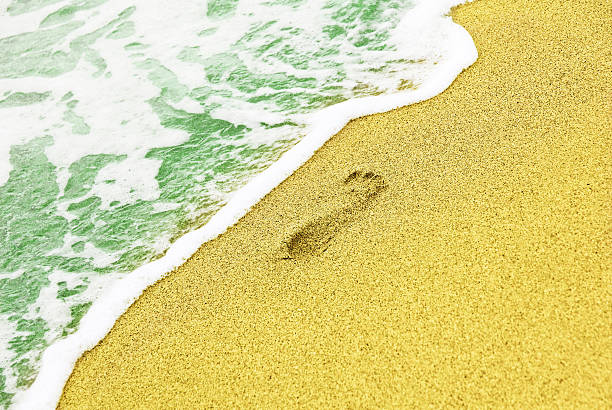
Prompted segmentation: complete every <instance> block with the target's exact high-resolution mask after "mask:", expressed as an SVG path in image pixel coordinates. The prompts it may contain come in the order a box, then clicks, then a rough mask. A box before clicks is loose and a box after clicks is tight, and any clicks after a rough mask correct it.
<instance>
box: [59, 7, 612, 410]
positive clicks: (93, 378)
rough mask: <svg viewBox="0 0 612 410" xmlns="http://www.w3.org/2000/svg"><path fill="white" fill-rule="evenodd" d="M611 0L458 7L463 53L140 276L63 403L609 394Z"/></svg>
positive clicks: (503, 400)
mask: <svg viewBox="0 0 612 410" xmlns="http://www.w3.org/2000/svg"><path fill="white" fill-rule="evenodd" d="M611 8H612V6H611V4H610V2H607V1H594V0H593V1H560V0H538V1H533V0H529V1H527V0H519V1H512V2H510V1H501V0H479V1H477V2H475V3H473V4H470V5H466V6H462V7H459V8H458V9H456V10H455V11H454V13H453V16H454V19H455V21H457V22H458V23H459V24H461V25H463V26H464V27H465V28H466V29H467V30H468V31H469V32H470V33H471V34H472V36H473V37H474V40H475V42H476V46H477V47H478V50H479V53H480V58H479V60H478V61H477V62H476V63H475V64H474V66H472V67H471V68H469V69H468V70H467V71H466V72H464V73H463V74H461V75H460V76H459V78H458V79H457V80H456V81H455V83H454V84H453V85H452V86H451V87H450V88H449V89H448V90H447V91H446V92H444V93H443V94H441V95H439V96H437V97H435V98H433V99H432V100H429V101H426V102H424V103H420V104H417V105H414V106H410V107H406V108H402V109H398V110H395V111H392V112H390V113H386V114H383V115H375V116H370V117H365V118H362V119H359V120H356V121H353V122H351V123H350V124H348V125H347V126H346V127H345V128H344V129H343V130H342V131H341V132H340V133H339V134H338V135H336V136H335V137H333V138H332V139H331V140H330V141H329V142H328V143H327V144H326V145H325V146H324V147H323V148H322V149H321V150H319V151H318V152H317V153H316V154H315V156H314V157H313V158H312V159H311V160H310V161H309V162H308V163H307V164H306V165H305V166H303V167H302V168H301V169H299V170H298V171H297V172H296V173H295V174H294V175H292V176H291V177H290V178H289V179H288V180H287V181H285V182H284V183H283V184H281V185H280V186H279V187H278V188H277V189H275V190H274V191H273V192H272V193H271V194H270V195H268V196H267V197H266V198H265V199H264V200H262V201H261V202H260V203H259V204H258V205H257V206H255V207H254V209H253V210H252V211H251V212H250V213H249V214H248V215H247V216H246V217H244V218H243V219H242V220H241V221H240V222H239V223H238V224H237V225H236V226H235V227H233V228H231V229H230V230H229V231H228V232H227V233H226V234H224V235H222V236H221V237H220V238H219V239H217V240H214V241H212V242H209V243H207V244H205V245H204V246H203V247H202V248H201V249H200V251H199V252H198V253H197V254H196V255H195V256H194V257H193V258H191V259H190V260H189V261H188V262H187V263H186V264H185V265H184V266H183V267H181V268H180V269H178V270H176V271H175V272H173V273H172V274H171V275H170V276H169V277H168V278H166V279H164V280H162V281H161V282H159V283H158V284H156V285H155V286H153V287H151V288H150V289H148V290H147V291H146V292H145V293H144V295H143V296H142V297H141V298H140V299H139V300H138V301H137V302H136V303H135V304H134V305H133V306H132V307H131V308H130V309H129V310H128V312H127V313H126V314H125V315H123V316H122V317H121V318H120V319H119V321H118V322H117V323H116V325H115V327H114V329H113V330H112V331H111V333H110V334H109V335H108V336H107V337H106V338H105V339H104V341H103V342H102V343H101V344H100V345H99V346H98V347H96V348H95V349H94V350H93V351H91V352H89V353H87V354H85V355H84V356H83V357H82V358H81V359H80V360H79V362H78V364H77V366H76V368H75V371H74V373H73V375H72V376H71V378H70V380H69V382H68V384H67V385H66V388H65V391H64V395H63V397H62V399H61V402H60V408H66V409H68V408H168V407H175V408H192V407H205V406H206V407H258V408H265V407H311V408H319V407H370V408H372V407H394V406H397V407H409V406H426V405H431V406H435V407H439V406H453V407H455V406H468V405H469V406H479V407H483V406H500V405H505V406H512V407H519V406H520V407H532V406H542V405H560V406H563V407H565V406H580V407H591V408H604V407H607V408H610V406H611V405H612V397H611V395H612V381H611V371H612V370H611V369H612V331H611V329H612V319H611V318H612V314H611V313H612V312H611V309H610V301H611V297H610V296H611V293H612V292H611V290H612V288H611V283H612V281H611V275H610V273H611V272H612V246H611V245H612V235H611V232H612V229H611V228H612V209H611V208H612V206H611V204H612V179H611V166H610V164H611V159H612V158H610V157H611V155H610V152H611V147H612V144H611V140H612V138H611V136H612V135H611V130H612V124H611V117H612V115H611V114H612V110H611V105H610V104H611V101H610V100H611V95H612V94H611V91H612V89H611V84H612V82H611V80H612V78H611V77H612V76H611V73H612V66H611V62H612V58H611V57H612V55H611V46H610V44H612V38H611V37H612V35H611V30H610V27H612V17H611V16H612V10H611ZM354 172H356V173H355V174H354ZM351 175H353V177H351ZM366 175H367V177H366Z"/></svg>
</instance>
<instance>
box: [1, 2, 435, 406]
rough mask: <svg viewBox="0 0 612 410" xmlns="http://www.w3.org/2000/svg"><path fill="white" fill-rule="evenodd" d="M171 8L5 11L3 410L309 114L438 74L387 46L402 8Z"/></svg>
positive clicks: (53, 5)
mask: <svg viewBox="0 0 612 410" xmlns="http://www.w3.org/2000/svg"><path fill="white" fill-rule="evenodd" d="M176 3H177V4H174V3H172V2H165V1H156V0H147V1H144V0H143V1H135V0H127V1H114V0H12V1H11V2H9V3H8V6H6V8H5V9H4V10H0V124H1V125H2V126H1V129H2V135H3V137H2V138H0V139H1V140H2V142H0V407H8V406H9V405H10V404H11V402H12V399H13V396H14V395H15V394H16V393H17V392H18V391H21V390H24V389H26V388H27V387H28V386H30V385H31V384H32V382H33V381H34V379H35V378H36V375H37V371H38V366H39V361H40V358H41V354H42V353H43V352H44V350H45V348H46V347H48V346H49V345H50V344H52V343H54V342H55V341H57V340H59V339H61V338H63V337H66V336H68V335H70V334H72V333H74V332H75V331H76V330H77V329H78V328H79V321H80V320H81V318H82V317H83V316H84V315H85V314H86V313H87V311H88V309H89V307H90V306H91V305H92V302H94V301H95V299H96V298H97V297H99V296H100V294H101V293H102V292H103V291H104V290H105V289H107V288H108V286H109V285H110V284H111V283H113V282H114V281H116V280H117V279H118V278H121V277H123V276H125V275H129V273H130V272H131V271H133V270H134V269H136V268H138V267H139V266H142V265H143V264H145V263H147V262H149V261H152V260H154V259H156V258H159V257H160V256H162V255H163V254H164V251H165V250H166V249H167V248H168V247H169V246H170V245H171V243H172V242H173V241H174V240H176V239H177V238H178V237H180V236H181V235H183V234H184V233H186V232H188V231H190V230H193V229H195V228H197V227H200V226H202V225H203V224H205V223H206V222H207V221H208V220H209V219H210V217H211V216H212V215H213V214H214V213H215V212H217V211H218V210H219V209H220V208H221V207H222V206H223V205H224V204H225V203H226V202H227V201H228V198H230V197H231V194H232V193H233V192H235V191H236V190H237V189H239V188H240V187H242V186H244V185H245V184H246V183H247V182H248V181H249V180H250V179H252V177H253V176H254V175H256V174H258V173H259V172H261V171H262V170H264V169H266V168H267V167H268V166H269V165H270V164H271V163H273V162H274V161H276V160H277V159H278V158H279V157H280V156H281V155H282V154H283V153H284V152H286V151H287V150H289V149H290V148H291V147H293V146H294V145H295V144H296V143H297V142H299V141H300V140H301V138H303V136H304V135H306V134H307V133H308V131H309V129H310V126H311V124H309V123H308V115H309V114H312V113H314V112H317V111H318V110H320V109H323V108H325V107H328V106H330V105H332V104H336V103H339V102H343V101H346V100H348V99H351V98H356V97H360V96H370V95H380V94H385V93H393V92H397V91H398V90H401V89H404V88H406V85H407V84H409V85H410V86H412V85H413V84H417V83H418V78H417V77H415V76H416V74H414V72H415V71H414V70H415V67H416V69H418V70H423V67H425V66H427V64H430V63H431V64H433V63H435V62H433V61H430V62H427V61H424V60H423V59H419V58H418V57H414V58H413V57H412V56H410V55H406V54H405V53H400V52H399V51H398V48H397V44H396V43H394V42H393V41H392V32H393V29H394V28H395V27H396V25H397V24H398V23H399V21H400V20H401V19H402V17H403V16H404V14H405V13H406V12H407V10H409V9H410V8H411V7H412V6H413V5H412V3H411V2H410V1H408V0H351V1H338V0H321V1H305V0H257V1H254V0H251V1H249V0H209V1H208V2H205V1H204V2H202V1H195V0H188V1H184V2H176ZM178 3H180V4H178Z"/></svg>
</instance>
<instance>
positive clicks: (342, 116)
mask: <svg viewBox="0 0 612 410" xmlns="http://www.w3.org/2000/svg"><path fill="white" fill-rule="evenodd" d="M468 1H471V0H445V2H438V3H435V4H434V3H423V4H419V5H418V6H417V7H415V8H413V9H412V10H411V11H410V12H409V13H408V14H407V15H406V16H405V17H404V20H403V21H402V22H401V23H400V24H399V25H398V33H403V35H408V36H409V37H410V36H411V35H412V36H414V35H415V33H419V34H422V33H424V32H425V33H426V32H428V31H430V30H432V31H435V32H437V33H441V34H443V35H444V34H445V35H448V36H449V37H450V38H452V41H447V43H446V44H445V47H446V48H447V50H445V51H444V52H443V54H444V55H445V58H444V59H443V60H441V61H442V62H441V63H440V64H439V65H437V69H436V70H434V71H433V73H432V74H431V75H430V78H429V79H428V80H427V81H426V82H424V83H423V84H422V85H421V86H420V87H419V88H418V89H416V90H412V91H409V92H403V93H396V94H390V95H381V96H369V97H362V98H359V99H352V100H348V101H345V102H342V103H338V104H335V105H333V106H330V107H327V108H324V109H322V110H320V111H318V112H317V113H315V114H313V115H312V119H311V120H310V121H309V122H310V123H313V124H315V125H314V126H313V127H312V129H311V131H309V132H308V134H307V135H306V136H305V137H304V138H303V139H302V141H300V143H298V144H297V145H296V146H295V147H293V148H292V149H290V150H289V151H288V152H286V153H285V154H283V155H282V156H281V158H280V159H279V160H277V161H276V162H274V163H273V164H272V165H271V166H270V167H269V168H268V169H266V170H265V171H263V172H261V173H260V174H259V175H257V176H256V177H255V178H254V179H253V180H252V181H251V182H249V183H248V184H247V185H246V186H244V187H243V188H241V189H239V190H238V191H236V192H235V193H234V194H233V196H232V199H231V200H230V201H229V202H228V203H227V204H226V205H225V206H223V207H222V208H221V209H220V210H219V211H218V212H217V213H216V214H215V215H214V216H213V217H212V218H211V219H210V221H208V222H207V223H206V224H205V225H204V226H203V227H201V228H199V229H196V230H195V231H192V232H189V233H187V234H185V235H183V236H182V237H180V238H179V239H178V240H177V241H176V242H174V243H173V244H172V246H171V247H170V249H168V250H167V252H166V253H165V255H164V256H163V257H162V258H159V259H156V260H154V261H152V262H150V263H148V264H146V265H144V266H141V267H140V268H138V269H136V270H135V271H133V272H131V273H130V274H129V275H126V276H125V277H124V278H123V279H120V280H118V281H117V282H116V283H114V284H113V285H112V286H111V287H110V288H109V289H108V290H107V291H105V293H104V294H103V295H102V296H101V297H100V298H98V299H97V300H96V301H94V304H93V306H92V307H91V308H90V309H89V311H88V313H87V315H85V316H84V317H83V319H82V320H81V322H80V324H79V329H78V331H77V332H75V333H74V334H72V335H70V336H68V337H67V338H65V339H62V340H59V341H57V342H56V343H54V344H53V345H52V346H50V347H49V348H48V349H47V350H46V351H45V352H44V354H43V358H42V365H41V369H40V372H39V374H38V376H37V377H36V379H35V382H34V384H33V385H32V386H31V387H30V388H29V389H28V390H27V391H22V392H19V393H18V394H17V396H16V397H17V400H16V403H15V407H16V408H24V409H29V408H32V407H37V408H38V407H55V406H56V403H57V401H58V400H59V396H60V395H61V391H62V388H63V385H64V383H65V381H66V380H67V379H68V377H69V376H70V373H71V372H72V369H73V367H74V364H75V362H76V361H77V359H78V358H79V357H80V356H81V355H82V354H83V352H86V351H88V350H90V349H91V348H93V347H94V346H95V345H96V344H97V343H98V342H99V341H100V340H101V339H102V338H103V337H104V336H106V334H107V333H108V332H109V331H110V329H111V328H112V326H113V325H114V323H115V321H116V320H117V319H118V318H119V317H120V316H121V315H122V314H123V313H124V312H125V311H126V309H128V308H129V306H130V305H131V304H132V303H133V302H134V300H136V299H137V298H138V297H139V296H140V295H141V294H142V292H143V291H144V290H145V289H146V288H148V287H149V286H151V285H153V284H154V283H155V282H157V281H159V280H161V279H162V278H163V277H165V276H166V275H167V274H169V273H171V272H172V271H173V270H174V269H176V268H177V267H179V266H181V265H182V264H183V263H184V262H185V261H186V260H187V259H189V258H190V257H191V256H192V255H194V254H195V252H196V251H197V249H198V248H199V247H201V246H202V245H203V244H204V243H206V242H208V241H210V240H212V239H214V238H216V237H217V236H219V235H220V234H222V233H223V232H225V231H226V230H227V229H228V227H230V226H232V225H234V224H235V223H236V222H237V221H238V220H239V219H240V218H242V217H243V216H244V215H245V214H246V213H247V212H248V211H249V210H250V209H251V208H252V207H253V206H254V205H255V204H256V203H257V202H258V201H259V200H261V199H262V198H263V197H264V196H265V195H267V194H268V193H269V192H270V191H271V190H272V189H274V188H275V187H276V186H278V185H279V184H280V183H281V182H283V181H284V180H285V179H286V178H287V177H288V176H289V175H291V174H292V173H293V172H295V170H296V169H298V168H299V167H300V166H302V165H303V164H304V163H305V162H306V161H307V160H308V159H309V158H311V157H312V155H313V154H314V152H315V151H316V150H318V149H319V148H320V147H321V146H322V145H323V144H324V143H325V142H326V141H327V140H329V138H331V137H332V136H333V135H335V134H336V133H337V132H338V131H340V130H341V129H342V128H343V127H344V126H345V125H346V124H347V123H348V122H349V121H351V119H353V118H357V117H361V116H365V115H370V114H373V113H379V112H387V111H389V110H392V109H394V108H397V107H402V106H407V105H411V104H415V103H417V102H420V101H424V100H427V99H429V98H432V97H433V96H435V95H438V94H440V93H441V92H442V91H443V90H445V89H446V88H448V86H450V84H451V83H452V82H453V81H454V79H455V78H456V77H457V75H458V74H459V73H460V72H462V71H463V70H464V69H466V68H467V67H468V66H470V65H471V64H473V62H474V61H475V60H476V58H477V55H478V52H477V50H476V48H475V46H474V43H473V41H472V39H471V37H470V35H469V33H467V31H465V29H463V27H461V26H459V25H457V24H455V23H454V22H453V21H452V20H451V19H450V18H447V17H446V13H445V11H446V10H448V11H450V7H451V6H450V5H451V4H460V3H465V2H468ZM414 20H416V21H420V22H424V23H423V24H424V28H423V27H420V26H411V25H409V24H407V21H414ZM434 21H435V23H436V24H434ZM396 35H397V34H396Z"/></svg>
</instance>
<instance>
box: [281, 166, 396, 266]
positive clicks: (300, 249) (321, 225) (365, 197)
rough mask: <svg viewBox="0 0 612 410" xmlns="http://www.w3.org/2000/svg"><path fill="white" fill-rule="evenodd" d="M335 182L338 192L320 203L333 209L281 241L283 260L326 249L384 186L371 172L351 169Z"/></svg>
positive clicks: (316, 253)
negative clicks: (346, 174) (341, 179)
mask: <svg viewBox="0 0 612 410" xmlns="http://www.w3.org/2000/svg"><path fill="white" fill-rule="evenodd" d="M338 185H339V187H338V193H337V194H336V196H335V197H334V199H333V200H330V201H329V203H328V204H321V205H322V208H324V209H325V208H327V207H332V208H333V209H335V210H332V211H331V212H330V213H328V214H326V215H323V216H320V217H318V218H317V219H315V220H313V221H311V222H309V223H307V224H306V225H304V226H302V227H300V229H298V230H297V231H296V232H294V233H293V234H292V235H291V236H290V237H289V239H287V240H286V241H285V242H284V245H285V246H286V253H287V255H288V256H286V257H284V258H283V259H290V260H298V259H305V258H308V257H310V256H312V255H319V254H321V253H323V252H325V250H327V248H328V247H329V244H330V243H331V241H332V240H333V238H334V237H335V236H336V235H337V234H338V232H339V231H340V230H341V229H343V228H344V227H345V226H346V225H348V224H349V223H351V222H352V221H354V220H356V219H357V218H359V216H360V214H361V213H362V212H363V211H364V210H365V209H366V208H367V207H368V206H369V205H370V204H371V203H372V201H373V200H374V199H375V198H376V197H377V196H378V195H379V194H380V193H381V192H382V191H383V190H384V189H385V188H386V187H387V185H386V183H385V181H384V179H383V178H382V177H381V176H380V175H377V174H375V173H374V172H371V171H354V172H351V173H350V174H349V175H348V176H347V177H346V178H345V179H344V181H342V182H341V183H339V184H338ZM334 202H336V203H334Z"/></svg>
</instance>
